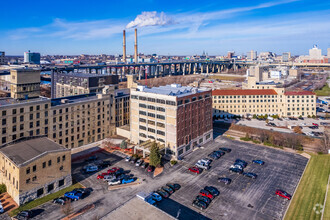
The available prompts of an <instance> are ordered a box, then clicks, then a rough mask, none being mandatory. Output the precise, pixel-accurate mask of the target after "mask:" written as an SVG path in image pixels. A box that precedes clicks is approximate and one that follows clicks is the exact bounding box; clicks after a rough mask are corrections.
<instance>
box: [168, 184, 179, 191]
mask: <svg viewBox="0 0 330 220" xmlns="http://www.w3.org/2000/svg"><path fill="white" fill-rule="evenodd" d="M166 186H168V187H171V188H172V189H173V190H175V191H176V190H179V189H180V188H181V186H180V185H179V184H177V183H167V184H166Z"/></svg>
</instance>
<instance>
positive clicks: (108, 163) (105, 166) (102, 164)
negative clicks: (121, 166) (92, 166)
mask: <svg viewBox="0 0 330 220" xmlns="http://www.w3.org/2000/svg"><path fill="white" fill-rule="evenodd" d="M98 166H99V169H104V168H107V167H110V166H111V162H110V161H109V160H103V161H102V163H100V164H99V165H98Z"/></svg>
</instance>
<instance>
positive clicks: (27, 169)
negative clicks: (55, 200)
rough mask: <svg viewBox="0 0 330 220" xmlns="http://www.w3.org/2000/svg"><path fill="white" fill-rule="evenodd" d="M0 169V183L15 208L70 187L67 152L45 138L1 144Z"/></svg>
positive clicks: (69, 161)
mask: <svg viewBox="0 0 330 220" xmlns="http://www.w3.org/2000/svg"><path fill="white" fill-rule="evenodd" d="M0 169H1V172H0V182H1V183H3V184H5V185H6V187H7V192H8V194H9V195H10V196H11V197H12V198H13V199H14V201H15V202H16V203H17V204H18V205H22V204H24V203H26V202H29V201H32V200H34V199H37V198H41V197H43V196H46V195H48V194H51V193H54V192H57V191H59V190H61V189H64V188H66V187H68V186H70V185H71V184H72V178H71V151H70V150H69V149H66V148H64V147H62V146H61V145H59V144H57V143H55V142H54V141H51V140H50V139H48V138H46V137H35V138H28V139H20V140H17V141H15V142H12V143H10V144H6V145H2V146H1V149H0Z"/></svg>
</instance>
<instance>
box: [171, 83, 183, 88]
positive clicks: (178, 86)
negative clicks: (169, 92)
mask: <svg viewBox="0 0 330 220" xmlns="http://www.w3.org/2000/svg"><path fill="white" fill-rule="evenodd" d="M171 87H173V88H180V87H181V84H171Z"/></svg>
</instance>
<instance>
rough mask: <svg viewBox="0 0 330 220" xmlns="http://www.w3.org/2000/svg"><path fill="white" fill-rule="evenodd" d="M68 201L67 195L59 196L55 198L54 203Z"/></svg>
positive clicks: (61, 203)
mask: <svg viewBox="0 0 330 220" xmlns="http://www.w3.org/2000/svg"><path fill="white" fill-rule="evenodd" d="M67 201H68V198H67V197H59V198H56V199H54V200H53V203H55V204H60V205H64V204H65V203H66V202H67Z"/></svg>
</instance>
